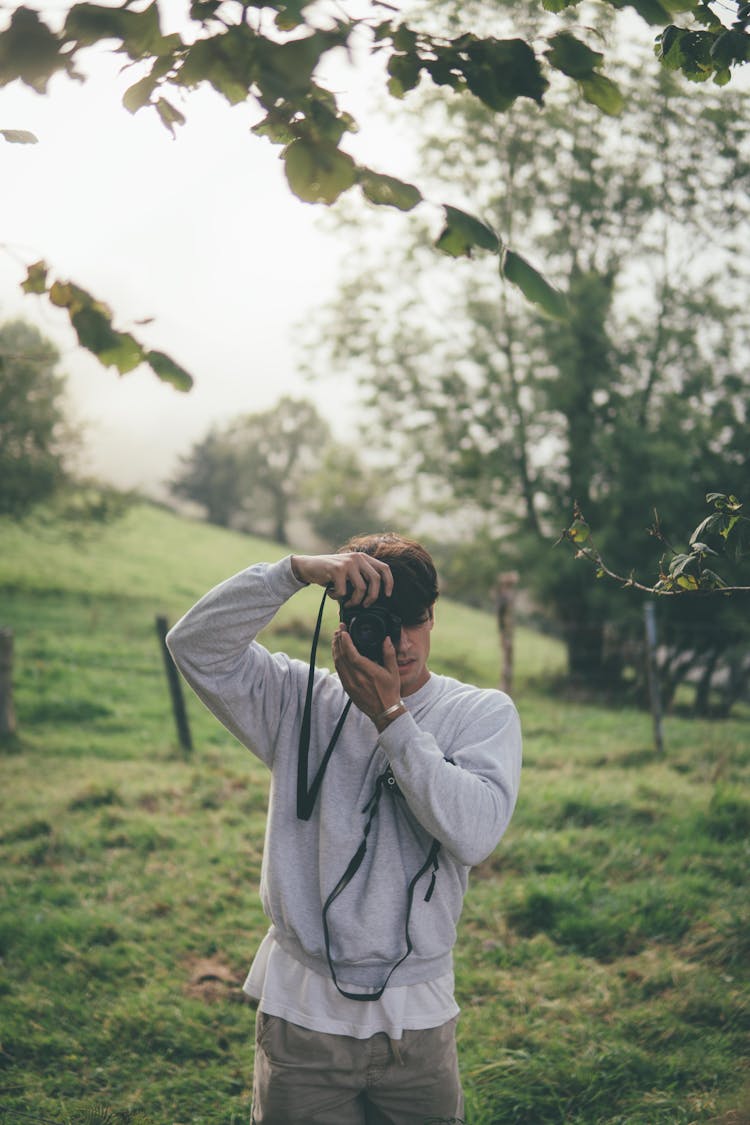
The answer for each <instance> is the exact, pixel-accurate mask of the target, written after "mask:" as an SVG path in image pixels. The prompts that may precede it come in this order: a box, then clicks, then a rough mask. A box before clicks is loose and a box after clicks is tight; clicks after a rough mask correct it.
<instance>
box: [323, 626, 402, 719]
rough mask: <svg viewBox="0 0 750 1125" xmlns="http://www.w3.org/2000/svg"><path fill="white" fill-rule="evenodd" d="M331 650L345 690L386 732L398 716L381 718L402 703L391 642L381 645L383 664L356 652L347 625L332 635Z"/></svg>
mask: <svg viewBox="0 0 750 1125" xmlns="http://www.w3.org/2000/svg"><path fill="white" fill-rule="evenodd" d="M332 648H333V662H334V664H335V665H336V671H337V672H338V674H339V679H340V680H341V684H342V687H343V688H344V691H345V692H346V694H347V695H348V696H349V698H350V699H351V700H352V702H353V703H354V705H355V706H356V707H358V708H359V709H360V711H362V712H364V714H365V715H368V716H369V718H371V719H372V721H373V722H374V723H375V726H376V727H377V728H378V730H379V731H383V730H385V728H386V727H387V726H388V724H389V723H390V722H392V721H393V719H396V718H398V714H399V713H398V712H394V714H393V715H389V716H387V717H386V718H385V719H381V718H380V716H381V715H382V714H383V712H384V711H387V710H388V708H390V707H395V706H396V705H397V704H398V703H399V702H400V701H401V679H400V676H399V671H398V660H397V659H396V650H395V648H394V647H393V641H392V640H391V638H390V637H386V639H385V641H384V642H383V662H384V663H383V665H380V664H376V663H375V662H374V661H373V660H368V659H367V657H366V656H362V654H361V653H360V652H358V651H357V649H356V648H355V647H354V642H353V640H352V639H351V637H350V636H349V633H348V632H347V629H346V625H343V624H342V625H339V627H338V629H337V630H336V632H335V633H334V634H333V646H332Z"/></svg>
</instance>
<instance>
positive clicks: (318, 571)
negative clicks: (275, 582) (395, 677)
mask: <svg viewBox="0 0 750 1125" xmlns="http://www.w3.org/2000/svg"><path fill="white" fill-rule="evenodd" d="M292 571H293V572H294V574H295V576H296V577H297V578H298V579H299V580H300V582H310V583H312V584H313V585H315V586H323V587H328V586H330V590H329V591H328V592H329V595H330V597H332V598H336V599H341V598H344V597H346V595H347V593H350V594H351V596H350V597H349V599H348V601H347V603H346V604H347V605H363V606H369V605H372V604H373V602H375V601H377V599H378V597H379V595H380V594H381V593H382V594H384V595H385V597H387V598H389V597H390V596H391V594H392V593H393V575H392V573H391V568H390V567H389V566H388V563H384V562H381V561H380V559H374V558H373V557H372V556H371V555H367V554H365V553H364V551H345V552H343V553H342V554H340V555H292ZM352 647H353V646H352ZM394 659H395V658H394ZM369 663H371V661H368V664H369Z"/></svg>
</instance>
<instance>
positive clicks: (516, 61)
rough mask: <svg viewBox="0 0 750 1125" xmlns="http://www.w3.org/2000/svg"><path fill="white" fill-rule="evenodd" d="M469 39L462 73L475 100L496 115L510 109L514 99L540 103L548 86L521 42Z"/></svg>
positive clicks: (527, 47)
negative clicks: (525, 99)
mask: <svg viewBox="0 0 750 1125" xmlns="http://www.w3.org/2000/svg"><path fill="white" fill-rule="evenodd" d="M468 38H469V39H470V42H469V43H468V45H467V46H466V48H465V54H466V56H467V61H466V62H464V63H463V72H464V77H465V79H466V85H467V86H468V88H469V89H470V90H471V92H472V94H474V95H475V97H477V98H479V100H480V101H482V102H484V104H485V105H487V106H489V108H490V109H494V110H495V111H496V112H498V113H503V112H504V111H505V110H507V109H509V108H510V107H511V105H512V104H513V102H514V101H515V100H516V98H531V100H532V101H534V102H536V103H537V105H541V104H542V100H543V97H544V92H545V90H546V89H547V87H548V86H549V83H548V82H547V79H546V78H545V77H544V75H543V74H542V69H541V66H540V64H539V59H538V58H537V57H536V55H535V54H534V51H533V50H532V48H531V47H530V46H529V44H528V43H527V42H526V41H525V40H524V39H476V40H475V39H474V38H473V37H468Z"/></svg>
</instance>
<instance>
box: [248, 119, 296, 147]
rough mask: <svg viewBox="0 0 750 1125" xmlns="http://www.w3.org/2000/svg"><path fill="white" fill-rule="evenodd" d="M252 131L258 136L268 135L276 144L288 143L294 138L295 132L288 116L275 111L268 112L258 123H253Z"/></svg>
mask: <svg viewBox="0 0 750 1125" xmlns="http://www.w3.org/2000/svg"><path fill="white" fill-rule="evenodd" d="M250 132H251V133H255V135H256V136H258V137H268V139H269V141H271V142H272V143H273V144H275V145H288V144H291V143H292V141H293V140H294V133H293V131H292V128H291V126H290V124H289V121H288V120H287V118H286V117H284V116H279V115H277V114H274V113H273V112H271V113H268V114H266V116H265V117H264V118H263V120H262V121H259V122H258V124H257V125H253V127H252V129H251V130H250Z"/></svg>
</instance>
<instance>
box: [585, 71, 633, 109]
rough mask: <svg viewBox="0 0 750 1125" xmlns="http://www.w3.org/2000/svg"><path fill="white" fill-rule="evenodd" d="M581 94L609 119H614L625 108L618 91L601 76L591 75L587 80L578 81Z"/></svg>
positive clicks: (607, 79)
mask: <svg viewBox="0 0 750 1125" xmlns="http://www.w3.org/2000/svg"><path fill="white" fill-rule="evenodd" d="M578 84H579V86H580V87H581V93H582V94H583V96H584V98H585V99H586V101H587V102H591V104H592V105H595V106H598V107H599V109H601V110H602V111H603V112H604V113H606V114H608V115H609V116H610V117H616V116H617V115H618V114H619V113H622V110H623V108H624V106H625V99H624V97H623V96H622V93H621V92H620V89H619V88H618V87H617V86H616V85H615V83H614V82H613V81H612V80H611V79H610V78H607V77H605V75H603V74H592V75H590V77H588V78H581V79H580V80H579V83H578Z"/></svg>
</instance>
